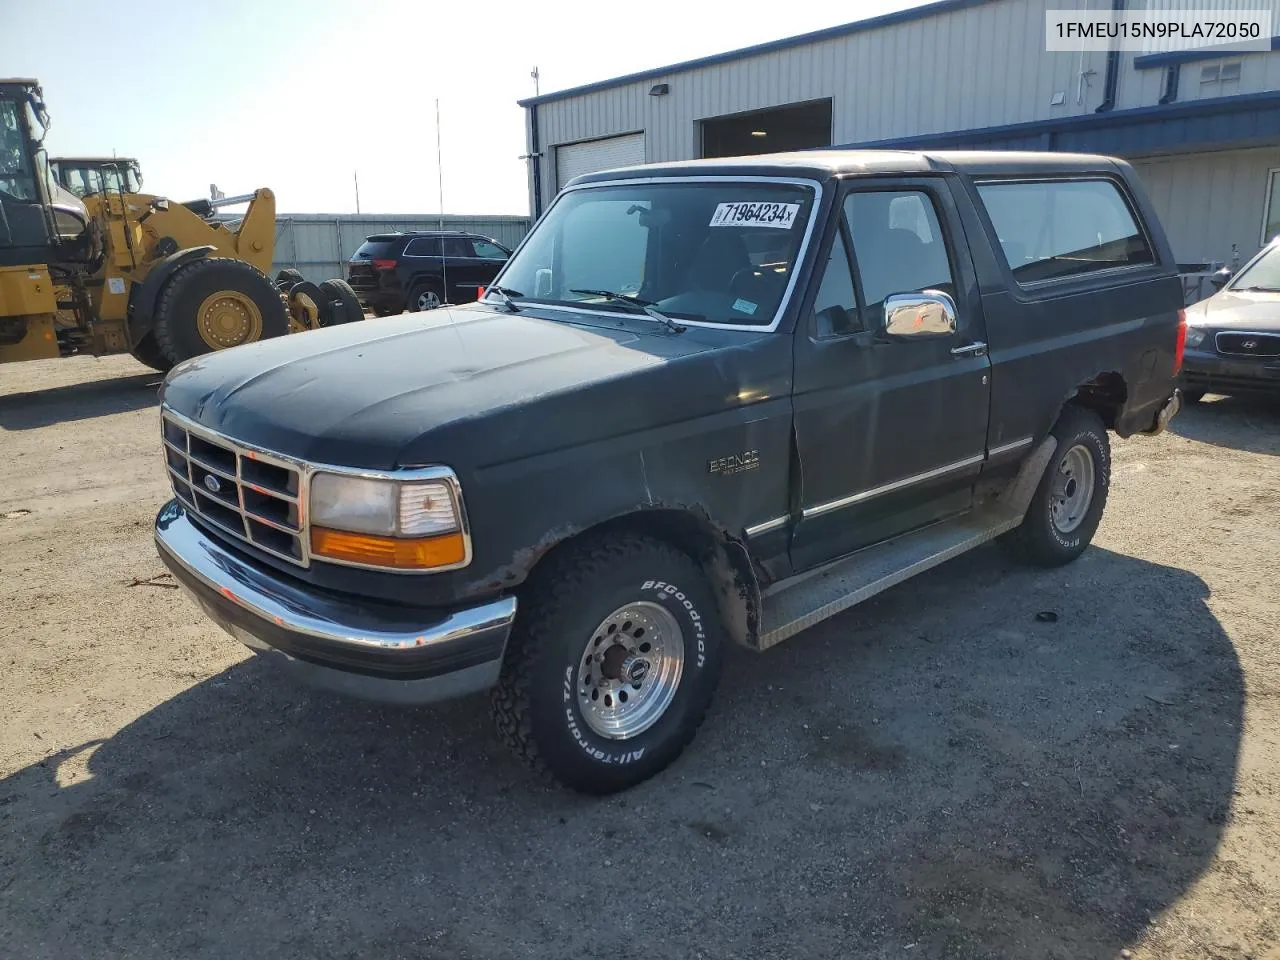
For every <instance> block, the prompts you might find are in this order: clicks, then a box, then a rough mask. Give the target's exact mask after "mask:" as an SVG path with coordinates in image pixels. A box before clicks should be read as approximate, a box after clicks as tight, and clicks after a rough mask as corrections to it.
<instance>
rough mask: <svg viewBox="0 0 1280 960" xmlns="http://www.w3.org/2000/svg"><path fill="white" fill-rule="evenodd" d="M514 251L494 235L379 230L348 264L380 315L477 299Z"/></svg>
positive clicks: (352, 279)
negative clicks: (479, 292)
mask: <svg viewBox="0 0 1280 960" xmlns="http://www.w3.org/2000/svg"><path fill="white" fill-rule="evenodd" d="M510 256H511V251H510V250H508V249H507V248H506V247H504V246H503V245H502V244H500V243H498V241H496V240H494V239H492V238H491V237H482V236H480V235H478V234H473V233H459V232H457V231H451V230H431V231H414V232H413V233H378V234H374V235H373V236H371V237H367V238H366V239H365V241H364V243H362V244H360V249H359V250H357V251H356V252H355V253H354V254H353V255H352V257H351V261H350V262H349V263H348V264H347V283H349V284H351V288H352V289H353V290H355V292H356V296H358V297H359V298H360V303H361V304H362V305H363V306H365V307H368V308H369V309H370V310H372V311H373V312H374V313H376V314H377V315H378V316H380V317H387V316H390V315H391V314H393V313H404V312H405V311H412V310H434V309H435V308H436V307H438V306H440V305H441V304H445V303H471V302H472V301H473V300H475V299H476V296H477V293H478V290H479V288H480V287H483V286H486V285H487V284H488V283H489V281H491V280H492V279H493V278H494V277H495V276H497V275H498V271H499V270H501V269H502V265H503V264H504V263H506V262H507V258H508V257H510Z"/></svg>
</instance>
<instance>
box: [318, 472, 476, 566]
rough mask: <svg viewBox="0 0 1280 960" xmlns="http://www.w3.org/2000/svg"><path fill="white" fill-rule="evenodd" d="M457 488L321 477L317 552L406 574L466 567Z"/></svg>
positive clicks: (419, 482)
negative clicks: (409, 571)
mask: <svg viewBox="0 0 1280 960" xmlns="http://www.w3.org/2000/svg"><path fill="white" fill-rule="evenodd" d="M454 490H455V487H454V484H453V483H451V482H449V481H447V480H440V479H424V480H391V479H382V478H376V477H356V476H345V475H343V474H337V473H317V474H316V475H315V476H314V477H313V478H312V479H311V553H312V554H313V555H314V556H316V557H320V558H322V559H326V560H337V561H340V562H343V563H352V564H357V565H359V566H370V567H390V568H393V569H400V570H431V569H439V568H441V567H456V566H461V565H462V564H464V563H465V562H466V561H467V559H468V557H467V544H466V537H465V531H464V530H463V529H462V508H461V505H460V504H459V503H458V499H457V497H456V495H455V492H454Z"/></svg>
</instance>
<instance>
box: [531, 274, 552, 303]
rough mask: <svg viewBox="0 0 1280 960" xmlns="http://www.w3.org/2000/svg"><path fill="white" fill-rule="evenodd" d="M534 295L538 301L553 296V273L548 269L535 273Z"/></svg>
mask: <svg viewBox="0 0 1280 960" xmlns="http://www.w3.org/2000/svg"><path fill="white" fill-rule="evenodd" d="M533 295H534V297H535V298H537V299H538V300H545V299H547V298H548V297H550V296H551V271H550V270H549V269H547V268H546V267H542V268H540V269H538V270H535V271H534V274H533Z"/></svg>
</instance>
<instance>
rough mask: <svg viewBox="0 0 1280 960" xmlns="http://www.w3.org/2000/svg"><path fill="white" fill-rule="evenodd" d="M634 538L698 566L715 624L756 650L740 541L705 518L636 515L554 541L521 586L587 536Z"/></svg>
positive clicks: (754, 584)
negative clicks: (715, 609) (716, 611)
mask: <svg viewBox="0 0 1280 960" xmlns="http://www.w3.org/2000/svg"><path fill="white" fill-rule="evenodd" d="M620 533H639V534H644V535H646V536H650V537H656V538H657V539H660V540H664V541H666V542H667V543H669V544H671V545H672V546H673V547H676V548H677V549H679V550H682V551H684V552H685V553H687V554H688V555H689V556H691V557H692V558H693V559H694V560H695V561H697V563H698V564H699V565H700V566H701V567H702V569H703V571H705V573H706V575H707V582H708V583H709V584H710V586H711V589H712V591H713V592H714V593H715V596H716V602H717V604H718V605H719V608H720V620H721V622H722V623H723V624H724V626H725V630H726V631H727V632H728V634H729V638H730V639H732V640H733V641H734V642H735V643H739V644H742V645H744V646H748V647H753V648H754V647H755V646H756V636H757V633H758V629H759V623H760V585H759V581H758V580H757V579H756V575H755V571H754V570H753V569H752V567H751V558H750V555H749V554H748V553H747V549H746V547H745V546H744V545H743V544H742V543H741V541H739V540H737V539H735V538H734V537H732V536H730V535H729V534H728V533H726V532H724V531H722V530H720V529H719V528H717V527H716V526H715V525H714V524H713V523H712V522H711V521H710V520H709V519H707V518H706V517H704V516H702V515H700V514H698V513H695V512H693V511H692V510H682V509H674V508H655V509H647V510H639V511H637V512H635V513H628V514H624V515H622V516H618V517H614V518H612V519H610V520H606V521H604V522H603V523H599V524H597V525H595V526H593V527H588V528H587V529H585V530H581V531H578V532H576V533H574V534H573V535H572V536H569V537H566V538H565V539H563V540H561V541H559V542H558V543H557V544H556V545H555V546H553V547H552V548H551V549H550V550H548V551H547V552H546V553H545V554H543V555H542V556H541V557H539V558H538V560H537V561H536V563H535V564H534V566H533V568H532V569H530V570H529V574H528V577H527V578H526V583H528V582H531V581H534V580H535V579H536V574H537V572H538V571H539V570H540V569H545V568H547V567H548V566H549V561H551V560H552V559H553V558H555V557H556V556H558V555H560V554H561V553H563V552H564V551H567V550H570V549H572V548H574V547H575V546H577V545H579V544H581V543H582V542H583V541H584V540H585V539H587V538H591V537H608V536H610V535H615V534H620Z"/></svg>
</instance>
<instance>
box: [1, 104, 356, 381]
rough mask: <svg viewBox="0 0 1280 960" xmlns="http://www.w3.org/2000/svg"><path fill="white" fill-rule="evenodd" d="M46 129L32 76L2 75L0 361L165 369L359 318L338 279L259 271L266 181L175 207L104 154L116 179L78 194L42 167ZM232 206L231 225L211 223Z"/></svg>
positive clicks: (268, 209)
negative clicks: (99, 362)
mask: <svg viewBox="0 0 1280 960" xmlns="http://www.w3.org/2000/svg"><path fill="white" fill-rule="evenodd" d="M47 127H48V115H47V113H46V111H45V107H44V103H43V100H42V97H41V92H40V87H39V85H38V84H37V83H36V82H35V81H33V80H0V363H3V362H8V361H14V360H30V359H36V358H43V357H56V356H69V355H73V354H80V353H92V354H94V355H95V356H101V355H103V354H109V353H124V352H128V353H131V354H132V355H133V356H134V357H136V358H137V359H138V360H140V361H141V362H142V363H144V364H146V365H148V366H150V367H153V368H155V369H157V370H162V371H163V370H167V369H169V367H171V366H173V365H174V364H176V363H179V362H181V361H183V360H186V359H189V358H191V357H195V356H199V355H201V354H204V353H208V352H210V351H212V350H221V349H224V348H227V347H234V346H238V345H240V344H244V343H252V342H254V341H257V340H263V339H266V338H267V337H276V336H282V335H283V334H285V333H289V332H296V331H302V330H309V329H313V328H315V327H320V326H327V325H330V324H334V323H346V322H350V321H353V320H358V319H362V318H363V312H362V311H361V310H360V306H359V302H358V301H357V299H356V296H355V294H354V292H352V291H351V290H350V288H349V287H347V286H346V284H345V283H343V282H342V281H333V280H329V281H325V283H323V284H319V285H316V284H310V283H307V282H306V281H299V278H298V277H297V276H296V275H284V274H282V276H281V277H280V278H278V279H277V281H272V280H270V279H268V277H267V271H268V270H269V269H270V267H271V258H272V253H273V248H274V244H275V196H274V195H273V194H272V192H271V191H270V190H267V189H265V188H263V189H259V190H257V191H255V192H254V193H252V194H245V195H243V196H238V197H226V198H221V199H219V200H196V201H192V202H188V203H176V202H171V201H170V200H168V199H167V198H165V197H160V196H155V195H152V194H144V193H137V192H130V190H129V187H130V186H133V185H134V184H133V183H131V182H129V177H128V176H127V174H126V168H125V167H122V166H120V163H121V161H112V163H114V164H115V165H116V166H115V167H114V168H111V169H114V170H115V172H116V173H117V174H121V175H118V176H115V177H114V178H112V177H106V178H101V177H100V178H99V179H98V184H99V186H100V187H101V189H99V190H96V191H91V190H86V192H85V195H84V196H83V198H80V197H77V196H76V195H75V193H73V192H71V191H69V190H67V189H66V188H65V187H63V186H61V185H59V184H58V183H57V182H56V181H55V180H54V178H53V176H52V175H51V171H50V169H49V161H48V160H47V158H46V157H45V156H44V151H43V149H42V148H41V146H40V145H41V142H42V140H43V137H44V131H45V130H46V129H47ZM101 163H102V164H104V165H105V164H106V161H105V159H104V160H102V161H101ZM65 169H70V168H65ZM134 169H136V165H135V167H134ZM139 185H140V184H139ZM241 203H246V204H248V206H247V208H246V210H245V213H244V216H243V218H242V219H241V220H240V221H239V222H238V223H220V222H216V221H215V220H213V219H212V217H213V215H214V212H215V211H216V210H217V209H218V208H220V207H224V206H233V205H236V204H241Z"/></svg>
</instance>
